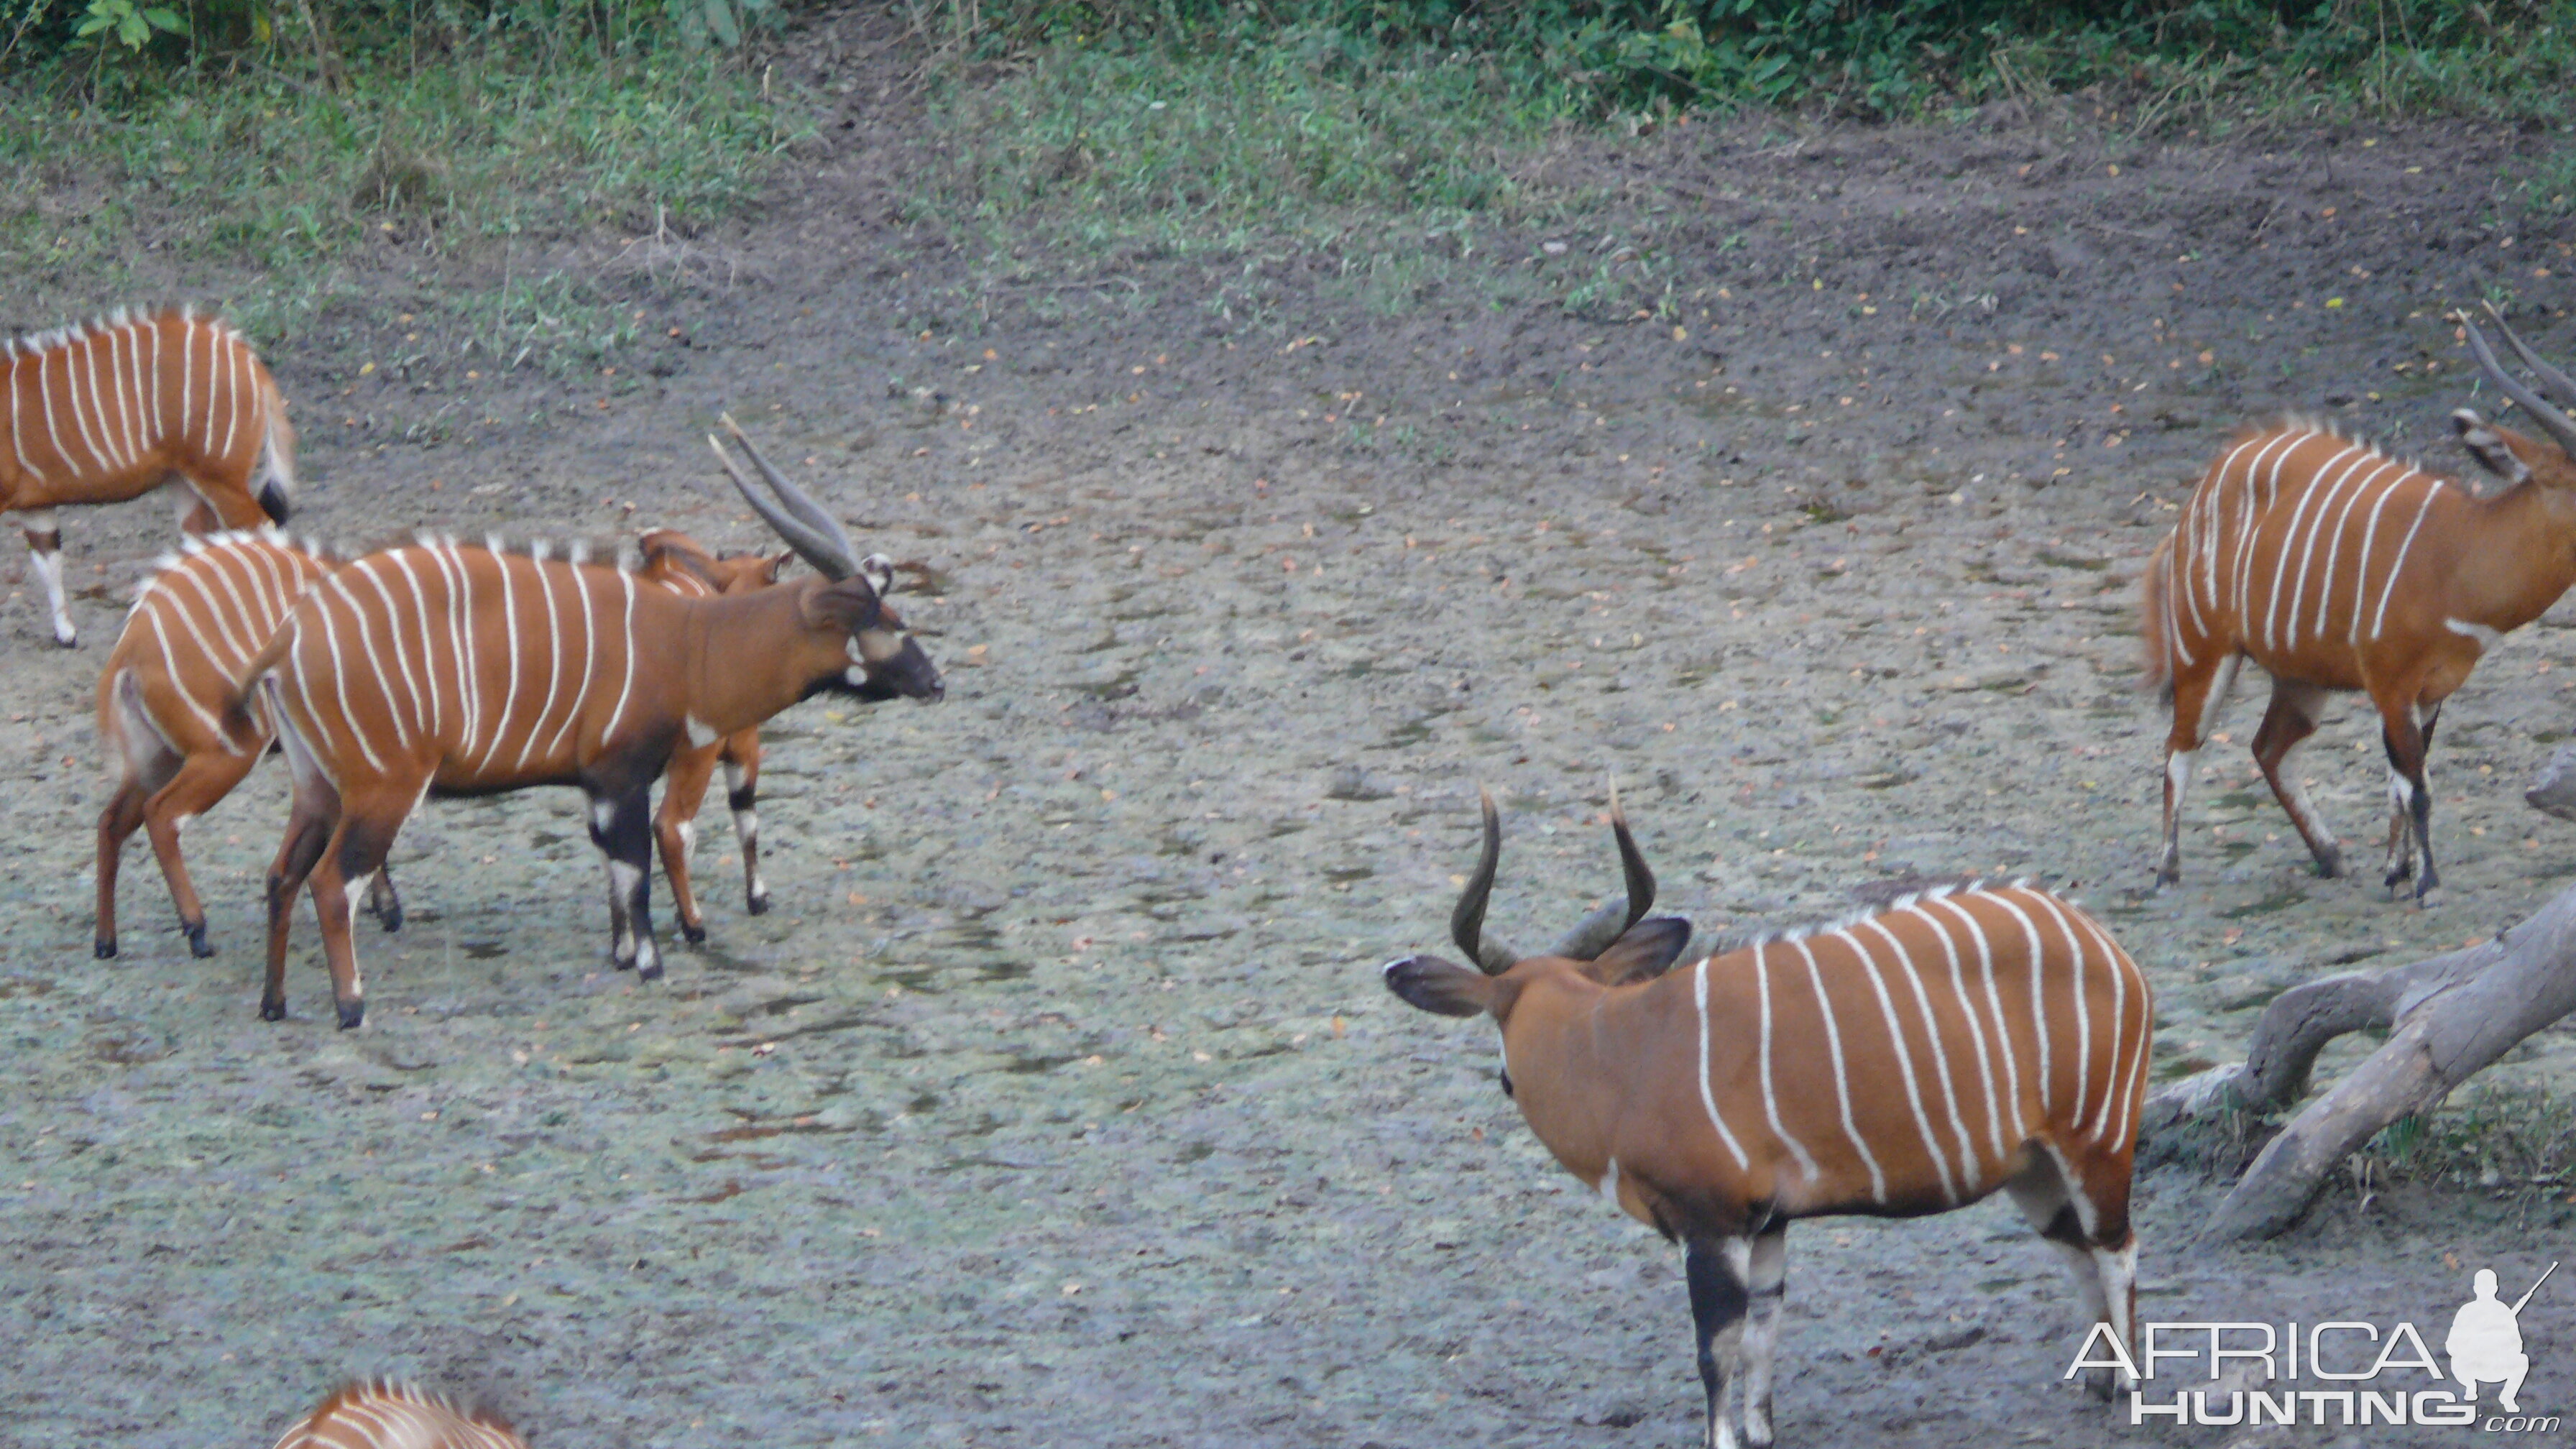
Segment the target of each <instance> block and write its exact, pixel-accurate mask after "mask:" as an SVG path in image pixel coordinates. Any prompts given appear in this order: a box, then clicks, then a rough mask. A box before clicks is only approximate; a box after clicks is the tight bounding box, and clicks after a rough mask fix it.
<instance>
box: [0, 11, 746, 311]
mask: <svg viewBox="0 0 2576 1449" xmlns="http://www.w3.org/2000/svg"><path fill="white" fill-rule="evenodd" d="M123 79H124V80H125V81H126V82H127V83H128V84H127V86H126V88H125V90H124V92H123V94H121V95H120V96H118V97H117V98H115V99H114V100H113V102H112V103H111V102H107V101H102V100H99V99H98V98H97V97H96V95H95V93H94V92H93V93H92V94H89V95H83V94H81V91H82V88H81V87H77V86H72V85H68V84H65V83H64V81H63V79H62V78H61V77H59V76H56V77H47V76H42V75H32V76H21V77H19V78H18V79H17V81H16V82H15V83H0V274H5V275H8V276H10V277H11V278H12V279H13V281H15V282H17V283H18V284H19V287H20V291H19V296H20V298H21V301H20V304H19V305H20V306H22V307H23V306H25V305H26V303H27V301H28V300H29V298H30V293H31V291H32V292H34V293H39V294H41V293H44V292H48V291H53V290H57V289H59V290H60V292H61V293H62V294H63V296H64V298H65V300H66V301H67V302H69V303H72V304H74V305H80V304H85V303H88V302H91V301H94V299H95V298H96V297H97V296H98V295H99V293H100V288H101V285H102V283H103V282H104V283H107V284H111V285H113V284H116V283H119V282H121V281H123V280H124V279H126V278H128V277H130V276H132V275H133V274H134V272H135V271H136V265H135V263H136V259H137V257H138V254H139V253H142V252H145V251H154V252H159V253H162V254H163V256H164V257H165V258H169V259H173V260H175V261H176V262H177V263H178V264H179V267H180V269H181V270H182V272H183V274H189V273H194V274H204V273H214V274H229V275H236V276H245V277H247V278H249V279H250V280H249V281H247V282H246V283H245V287H244V290H245V292H246V293H247V294H248V295H246V296H244V297H243V298H241V299H239V300H237V301H236V303H235V306H236V310H237V311H240V312H242V313H244V314H245V315H244V321H245V322H246V323H248V324H250V325H252V326H253V327H254V329H255V330H256V331H258V332H260V333H262V334H264V335H267V336H271V337H274V336H276V335H278V334H279V332H281V331H291V330H293V327H294V325H295V324H296V322H297V321H299V320H300V319H302V318H304V317H306V316H309V315H310V314H311V312H312V311H313V310H314V309H315V308H317V307H318V306H319V305H320V303H321V302H322V301H323V300H325V299H326V297H327V296H328V295H329V294H330V293H331V291H332V289H333V288H334V287H335V286H340V285H345V282H344V281H342V280H341V278H342V276H343V268H342V266H341V264H345V263H351V262H355V261H358V260H360V259H362V258H364V257H366V256H368V255H369V254H370V253H372V252H377V251H380V250H382V249H386V248H409V249H413V250H416V251H423V252H429V253H453V252H455V251H457V250H459V249H466V248H476V247H483V248H491V247H494V246H495V244H497V245H498V246H499V247H503V248H506V247H509V246H512V245H514V244H516V243H517V242H519V241H521V240H526V241H530V242H538V241H551V240H558V239H562V238H566V237H571V236H576V235H581V234H584V233H589V232H595V231H598V230H602V229H606V230H611V231H622V232H626V233H629V234H632V233H637V232H650V231H653V230H655V229H656V228H664V229H669V230H673V231H677V232H681V233H686V232H688V231H691V230H694V229H695V228H697V227H699V226H701V225H703V224H705V223H706V222H708V221H711V220H713V219H715V218H717V217H720V216H723V215H725V214H727V213H729V212H731V211H733V210H735V209H736V208H738V207H740V206H741V205H742V204H743V203H744V202H746V201H747V200H748V199H749V198H750V197H751V196H752V195H753V194H754V192H755V191H756V189H757V188H758V187H759V185H760V184H761V182H762V180H763V177H764V175H765V174H766V171H767V168H768V165H769V162H770V160H771V159H772V158H773V157H774V156H775V155H776V154H777V153H778V151H779V150H780V149H781V148H782V147H783V146H784V145H785V144H787V143H788V142H789V141H790V140H791V139H792V138H793V137H792V131H791V127H790V123H789V122H788V121H787V120H786V119H785V118H784V117H783V116H782V115H781V113H780V111H779V109H778V108H777V107H775V106H773V105H772V104H770V103H769V101H768V100H767V99H766V98H765V97H764V96H763V94H762V91H761V85H760V82H759V80H758V78H757V76H756V75H753V74H749V73H747V72H746V71H745V70H744V68H743V67H742V66H741V65H740V64H739V63H738V62H737V61H734V60H732V59H730V58H728V57H724V56H721V55H718V54H715V53H712V52H689V51H685V50H680V49H676V48H675V49H672V50H669V51H667V52H663V53H659V54H653V55H647V56H641V57H626V58H617V59H597V58H588V57H576V58H574V59H570V60H566V61H563V62H560V63H556V64H552V65H528V64H514V63H512V61H511V58H510V57H509V56H507V55H502V54H485V55H481V56H478V57H467V58H457V59H451V60H449V61H448V62H446V63H444V64H441V65H437V66H427V67H423V68H421V69H420V70H418V71H417V72H412V71H410V70H408V69H403V68H394V67H385V68H378V69H361V70H357V71H354V72H353V73H352V74H351V76H350V90H349V92H348V93H347V94H346V95H343V96H333V95H330V94H328V93H326V92H325V91H324V90H322V89H321V88H320V87H317V86H314V85H311V84H308V83H306V82H304V81H302V80H299V79H297V78H294V77H291V76H287V75H283V74H279V73H275V72H270V71H263V70H253V71H250V72H247V73H245V74H237V75H233V76H229V77H226V76H218V75H216V74H213V73H197V72H192V71H185V70H182V71H177V72H174V73H170V74H167V75H146V74H140V73H138V74H136V75H133V76H128V77H124V78H123ZM155 265H156V266H160V267H166V265H167V263H166V262H161V263H156V264H155ZM48 283H53V284H55V285H52V286H49V285H47V284H48Z"/></svg>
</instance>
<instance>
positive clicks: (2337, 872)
mask: <svg viewBox="0 0 2576 1449" xmlns="http://www.w3.org/2000/svg"><path fill="white" fill-rule="evenodd" d="M2342 874H2343V857H2342V856H2341V855H2321V856H2319V857H2317V878H2318V879H2320V880H2334V879H2336V878H2337V877H2339V876H2341V875H2342Z"/></svg>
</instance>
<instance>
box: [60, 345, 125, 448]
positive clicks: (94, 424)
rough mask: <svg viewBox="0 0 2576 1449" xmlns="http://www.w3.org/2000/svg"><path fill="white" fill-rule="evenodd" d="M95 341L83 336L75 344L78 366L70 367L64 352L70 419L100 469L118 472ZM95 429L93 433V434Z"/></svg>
mask: <svg viewBox="0 0 2576 1449" xmlns="http://www.w3.org/2000/svg"><path fill="white" fill-rule="evenodd" d="M97 341H98V339H96V338H94V337H89V336H83V337H82V338H81V340H80V341H79V343H78V344H76V345H77V346H78V348H79V350H80V364H79V366H78V367H77V368H74V367H73V366H72V364H71V353H70V352H68V351H67V352H65V353H64V354H63V358H64V368H65V370H66V372H67V373H68V374H69V375H70V377H71V393H72V417H73V418H74V419H75V420H77V421H78V422H79V423H80V428H81V441H83V442H84V443H87V444H88V445H89V449H90V451H91V452H92V453H95V454H97V455H98V458H99V462H100V465H101V466H102V467H105V468H108V469H112V470H118V471H122V470H123V469H124V467H125V466H126V464H125V456H124V455H123V454H122V453H119V452H118V451H117V450H116V434H115V432H114V431H113V430H111V429H110V428H109V427H108V424H107V403H106V400H105V398H103V397H102V396H101V395H100V393H99V390H98V349H97V345H96V344H97ZM84 376H86V377H87V378H88V379H89V401H88V402H87V403H86V404H84V403H83V402H82V401H81V394H80V389H81V379H82V378H83V377H84ZM93 429H95V431H93Z"/></svg>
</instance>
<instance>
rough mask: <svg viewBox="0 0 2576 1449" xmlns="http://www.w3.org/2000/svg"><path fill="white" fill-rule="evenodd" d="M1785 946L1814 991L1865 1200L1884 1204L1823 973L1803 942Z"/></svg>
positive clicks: (1883, 1183)
mask: <svg viewBox="0 0 2576 1449" xmlns="http://www.w3.org/2000/svg"><path fill="white" fill-rule="evenodd" d="M1789 944H1790V945H1791V946H1794V947H1796V948H1797V951H1798V955H1799V957H1800V958H1801V959H1803V960H1804V961H1805V962H1806V963H1807V981H1808V983H1809V984H1810V985H1812V986H1814V987H1815V989H1816V1010H1817V1011H1818V1012H1819V1013H1820V1014H1821V1015H1822V1016H1823V1017H1824V1020H1825V1054H1826V1055H1827V1056H1829V1057H1831V1058H1832V1059H1833V1063H1834V1100H1835V1102H1837V1103H1838V1104H1840V1105H1841V1107H1842V1114H1843V1136H1844V1137H1845V1138H1846V1139H1848V1140H1849V1141H1850V1143H1851V1145H1852V1150H1853V1151H1854V1152H1857V1153H1859V1154H1860V1160H1861V1162H1862V1163H1863V1164H1864V1165H1865V1166H1867V1167H1868V1168H1869V1200H1870V1201H1872V1202H1875V1203H1880V1204H1884V1203H1885V1202H1886V1201H1887V1174H1886V1173H1885V1172H1883V1171H1881V1170H1880V1168H1879V1165H1878V1156H1877V1154H1875V1153H1873V1152H1871V1151H1870V1150H1869V1144H1868V1143H1867V1142H1865V1141H1863V1140H1862V1139H1861V1135H1860V1128H1859V1127H1858V1126H1857V1125H1855V1124H1854V1123H1853V1121H1852V1110H1851V1070H1850V1068H1849V1067H1847V1066H1846V1065H1845V1064H1844V1062H1843V1032H1842V1028H1841V1026H1839V1025H1838V1024H1836V1022H1835V1021H1834V1002H1833V998H1832V997H1830V996H1827V995H1826V994H1825V973H1824V972H1822V971H1820V970H1818V969H1817V967H1816V953H1814V952H1813V951H1810V950H1808V949H1807V943H1806V942H1804V941H1801V940H1795V939H1792V940H1791V941H1790V942H1789Z"/></svg>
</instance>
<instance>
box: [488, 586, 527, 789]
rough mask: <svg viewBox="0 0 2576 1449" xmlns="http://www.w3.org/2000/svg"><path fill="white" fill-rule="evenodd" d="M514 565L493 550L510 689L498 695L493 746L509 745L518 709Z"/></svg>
mask: <svg viewBox="0 0 2576 1449" xmlns="http://www.w3.org/2000/svg"><path fill="white" fill-rule="evenodd" d="M516 562H518V560H517V559H514V558H512V557H510V556H509V555H508V554H506V553H503V552H501V551H500V550H499V549H497V548H496V549H494V550H492V566H493V567H494V568H495V569H497V570H499V571H500V574H501V632H502V634H503V635H505V636H507V637H508V639H509V641H510V687H509V689H508V690H507V691H505V692H504V693H503V694H502V696H501V717H500V718H499V719H496V720H494V721H492V743H493V745H494V746H496V747H497V746H500V745H502V744H506V743H508V741H509V738H510V713H511V711H513V710H515V709H517V708H518V706H519V673H520V664H519V586H518V585H517V584H514V583H512V582H511V581H510V565H512V564H514V563H516ZM487 753H488V752H487Z"/></svg>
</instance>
